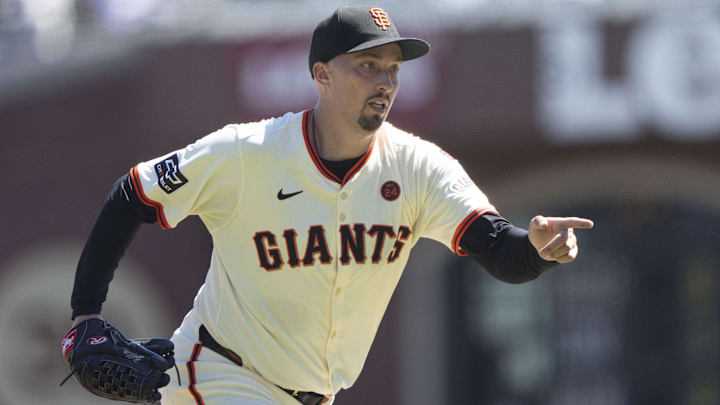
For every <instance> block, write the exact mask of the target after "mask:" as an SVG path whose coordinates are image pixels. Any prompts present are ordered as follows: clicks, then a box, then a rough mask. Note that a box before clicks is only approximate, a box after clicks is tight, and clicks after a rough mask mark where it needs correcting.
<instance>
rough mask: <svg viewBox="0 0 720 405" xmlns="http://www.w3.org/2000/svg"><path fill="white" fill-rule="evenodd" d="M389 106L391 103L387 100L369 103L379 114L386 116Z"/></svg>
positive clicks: (375, 100) (376, 100)
mask: <svg viewBox="0 0 720 405" xmlns="http://www.w3.org/2000/svg"><path fill="white" fill-rule="evenodd" d="M389 105H390V102H389V101H388V100H387V99H373V100H370V101H369V102H368V106H370V108H371V109H372V110H373V111H375V112H376V113H378V114H385V113H386V112H387V110H388V106H389Z"/></svg>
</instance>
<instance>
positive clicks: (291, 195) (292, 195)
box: [277, 189, 303, 201]
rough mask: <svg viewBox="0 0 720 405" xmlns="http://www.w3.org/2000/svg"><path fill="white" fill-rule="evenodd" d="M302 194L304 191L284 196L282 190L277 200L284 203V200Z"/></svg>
mask: <svg viewBox="0 0 720 405" xmlns="http://www.w3.org/2000/svg"><path fill="white" fill-rule="evenodd" d="M302 192H303V190H300V191H296V192H294V193H289V194H283V192H282V189H280V191H278V194H277V198H278V200H280V201H282V200H286V199H288V198H290V197H294V196H296V195H298V194H300V193H302Z"/></svg>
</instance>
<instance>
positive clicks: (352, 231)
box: [253, 224, 412, 271]
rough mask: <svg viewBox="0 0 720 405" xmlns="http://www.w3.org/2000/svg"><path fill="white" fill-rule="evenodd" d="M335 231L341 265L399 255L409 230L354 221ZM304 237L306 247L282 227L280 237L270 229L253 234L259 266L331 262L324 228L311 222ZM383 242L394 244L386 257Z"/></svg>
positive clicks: (389, 259) (271, 268) (275, 267)
mask: <svg viewBox="0 0 720 405" xmlns="http://www.w3.org/2000/svg"><path fill="white" fill-rule="evenodd" d="M338 232H339V234H340V263H341V264H342V265H348V264H350V263H351V262H354V263H357V264H364V263H365V261H366V260H367V259H368V258H370V260H371V261H372V263H373V264H378V263H380V262H381V261H383V260H385V261H386V262H387V263H392V262H394V261H395V260H396V259H397V258H398V257H399V256H400V252H401V251H402V249H403V247H404V246H405V241H407V238H408V237H409V236H410V234H411V233H412V232H411V231H410V228H408V227H407V226H400V227H399V228H398V229H397V230H396V229H395V228H393V227H392V226H389V225H372V226H370V228H367V227H366V226H365V224H354V225H352V227H351V226H350V225H348V224H343V225H341V226H340V229H339V231H338ZM307 236H308V238H307V243H306V244H305V246H298V244H297V231H296V230H295V229H286V230H284V231H283V233H282V235H281V236H280V237H279V238H278V237H277V236H276V235H275V234H274V233H272V232H270V231H260V232H257V233H255V236H253V241H254V242H255V247H256V248H257V254H258V260H259V263H260V267H262V268H263V269H265V270H267V271H274V270H280V269H281V268H283V266H284V265H285V264H288V265H289V266H290V267H293V268H294V267H298V266H312V265H314V264H315V260H316V259H317V260H319V261H320V263H322V264H330V263H332V261H333V257H332V254H331V253H330V250H329V248H328V244H327V239H326V238H325V228H324V227H323V226H322V225H313V226H311V227H310V228H309V229H308V230H307ZM392 240H394V241H392ZM386 241H388V243H393V246H392V249H390V252H389V253H388V254H387V256H384V257H383V248H384V246H385V242H386ZM278 243H280V244H281V245H282V246H278Z"/></svg>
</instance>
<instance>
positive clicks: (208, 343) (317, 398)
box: [200, 325, 329, 405]
mask: <svg viewBox="0 0 720 405" xmlns="http://www.w3.org/2000/svg"><path fill="white" fill-rule="evenodd" d="M200 343H202V344H203V346H205V347H207V348H208V349H210V350H212V351H214V352H215V353H217V354H219V355H221V356H223V357H225V358H226V359H228V360H230V361H232V362H233V363H235V364H237V365H238V366H240V367H242V365H243V361H242V358H241V357H240V356H238V355H237V353H235V352H234V351H232V350H230V349H228V348H227V347H223V346H222V345H220V343H218V342H217V341H216V340H215V339H214V338H213V337H212V336H210V333H209V332H208V331H207V329H205V325H200ZM279 388H280V389H281V390H283V391H285V392H287V393H288V395H290V396H291V397H293V398H295V399H296V400H298V402H300V403H301V404H303V405H322V404H324V403H326V402H327V401H328V400H329V398H328V397H326V396H325V395H321V394H317V393H314V392H308V391H297V390H295V391H293V390H288V389H285V388H283V387H279Z"/></svg>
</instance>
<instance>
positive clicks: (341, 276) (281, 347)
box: [64, 6, 593, 405]
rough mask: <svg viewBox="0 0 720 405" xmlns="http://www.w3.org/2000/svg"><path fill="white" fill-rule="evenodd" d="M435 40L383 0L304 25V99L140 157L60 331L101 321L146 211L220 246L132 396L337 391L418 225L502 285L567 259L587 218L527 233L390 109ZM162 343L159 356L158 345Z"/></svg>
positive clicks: (355, 362) (256, 399)
mask: <svg viewBox="0 0 720 405" xmlns="http://www.w3.org/2000/svg"><path fill="white" fill-rule="evenodd" d="M429 50H430V46H429V45H428V43H427V42H425V41H423V40H421V39H416V38H405V37H401V36H400V35H399V33H398V31H397V28H396V27H395V24H394V23H393V21H392V19H391V18H390V17H389V16H388V14H387V13H386V12H385V11H383V10H382V9H380V8H373V7H358V6H351V7H341V8H339V9H337V10H336V11H335V12H334V13H333V14H332V15H331V16H330V17H328V18H327V19H325V20H323V21H321V22H320V23H319V24H318V26H317V28H316V29H315V31H314V33H313V36H312V41H311V45H310V52H309V69H310V75H311V78H312V79H313V80H314V82H315V84H316V86H317V91H318V101H317V104H316V105H315V106H314V107H312V108H308V109H307V110H305V111H301V112H298V113H287V114H285V115H283V116H281V117H276V118H271V119H267V120H264V121H260V122H254V123H245V124H233V125H228V126H226V127H224V128H222V129H220V130H218V131H216V132H214V133H211V134H209V135H207V136H205V137H204V138H202V139H200V140H198V141H197V142H195V143H193V144H191V145H189V146H187V147H185V148H182V149H179V150H176V151H173V152H170V153H168V154H166V155H164V156H162V157H159V158H156V159H151V160H149V161H147V162H143V163H140V164H138V165H136V166H134V167H133V168H132V169H131V170H130V172H129V173H128V174H126V175H124V176H122V177H121V178H120V179H118V180H117V182H116V183H115V184H114V186H113V188H112V190H111V192H110V194H109V195H108V198H107V199H106V201H105V203H104V206H103V208H102V210H101V213H100V215H99V217H98V219H97V222H96V224H95V226H94V228H93V230H92V232H91V234H90V237H89V239H88V242H87V244H86V247H85V249H84V251H83V254H82V256H81V259H80V262H79V265H78V269H77V274H76V279H75V285H74V290H73V294H72V309H73V319H74V323H73V327H72V329H71V331H70V332H69V334H71V333H72V332H73V331H75V333H76V336H77V334H79V333H82V331H83V325H86V323H87V322H96V323H98V322H104V323H105V325H108V324H107V322H105V321H104V320H102V318H100V315H99V314H100V309H101V305H102V303H103V301H104V300H105V296H106V293H107V290H108V285H109V282H110V280H111V279H112V275H113V271H114V269H115V268H116V266H117V263H118V261H119V260H120V258H121V257H122V254H123V251H124V250H125V248H126V247H127V246H128V244H129V243H130V241H131V240H132V238H133V235H134V234H135V232H136V231H137V230H138V228H139V227H140V224H141V223H158V224H159V225H160V226H161V227H162V228H163V229H168V228H174V227H175V226H177V225H178V223H180V222H181V221H182V220H183V219H184V218H185V217H187V216H188V215H197V216H199V217H200V218H201V219H202V221H203V223H204V224H205V226H206V227H207V229H208V231H209V232H210V234H211V235H212V240H213V252H212V258H211V261H210V265H209V270H208V272H207V277H206V280H205V283H204V285H203V286H202V287H201V288H200V290H199V291H198V293H197V295H196V297H195V300H194V303H193V307H192V309H191V310H190V312H188V314H187V315H186V316H185V318H184V320H183V322H182V324H181V325H180V327H179V328H178V329H177V330H176V331H175V333H174V334H173V335H172V339H171V340H172V343H174V359H175V362H176V363H177V365H178V366H179V367H177V369H176V370H177V372H172V371H169V373H168V374H164V375H165V376H166V377H167V376H169V377H170V378H162V379H156V380H150V382H149V383H148V386H149V387H150V391H152V395H150V399H143V398H139V399H138V401H139V402H142V401H150V400H156V399H157V398H158V397H159V395H160V394H161V395H162V403H163V404H188V405H190V404H206V405H210V404H247V405H250V404H252V405H260V404H263V405H270V404H284V405H297V404H298V403H302V404H305V405H310V404H330V403H332V402H333V401H334V397H335V394H336V393H337V392H338V391H339V390H341V389H345V388H349V387H351V386H352V385H353V383H354V382H355V380H356V379H357V377H358V375H359V373H360V370H361V369H362V366H363V363H364V362H365V359H366V356H367V354H368V351H369V350H370V346H371V344H372V341H373V339H374V337H375V333H376V331H377V328H378V325H379V323H380V320H381V318H382V317H383V314H384V312H385V309H386V306H387V304H388V302H389V300H390V297H391V295H392V293H393V291H394V289H395V286H396V284H397V282H398V280H399V279H400V275H401V274H402V271H403V268H404V266H405V264H406V263H407V261H408V257H409V255H410V250H411V248H412V247H413V245H415V243H416V242H417V241H418V239H420V238H421V237H427V238H432V239H435V240H437V241H439V242H441V243H443V244H445V245H446V246H447V247H448V248H449V249H451V250H452V251H453V252H455V253H456V254H458V255H463V256H464V255H471V256H472V257H473V258H474V259H475V260H477V261H478V262H479V263H480V264H481V265H482V266H483V267H484V268H485V269H486V270H488V271H489V272H490V273H491V274H493V275H494V276H495V277H497V278H498V279H500V280H503V281H507V282H510V283H522V282H526V281H529V280H532V279H535V278H536V277H538V276H539V275H540V274H541V273H542V272H543V271H545V270H546V269H548V268H550V267H552V266H553V265H556V264H557V263H567V262H570V261H572V260H574V259H575V257H576V256H577V253H578V245H577V239H576V237H575V233H574V231H573V229H574V228H591V227H592V226H593V223H592V221H590V220H587V219H582V218H576V217H568V218H549V217H543V216H537V217H535V218H534V219H533V220H532V221H531V223H530V225H529V230H528V231H526V230H524V229H521V228H518V227H515V226H513V225H512V224H510V223H509V222H508V221H507V220H506V219H504V218H503V217H502V216H500V214H499V212H498V210H497V209H496V208H495V207H494V206H493V205H492V204H491V203H490V202H489V201H488V198H487V197H486V196H485V194H483V192H482V191H481V190H480V189H479V188H478V187H477V186H476V185H475V184H474V183H473V181H472V180H470V179H469V178H468V176H467V175H466V173H465V171H464V170H463V168H462V167H461V165H460V163H458V161H457V160H455V159H453V158H452V157H451V156H449V155H448V154H447V153H445V152H443V150H442V149H440V148H439V147H437V146H435V145H434V144H432V143H430V142H427V141H424V140H422V139H420V138H418V137H416V136H414V135H411V134H409V133H407V132H404V131H402V130H401V129H399V128H396V127H394V126H393V125H391V124H390V123H388V122H387V121H386V118H387V116H388V114H389V112H390V109H391V107H392V104H393V101H394V100H395V96H396V95H397V92H398V85H399V78H400V77H401V70H402V65H403V63H404V62H406V61H408V60H411V59H416V58H419V57H421V56H423V55H424V54H426V53H427V52H428V51H429ZM83 336H84V335H83ZM66 338H67V336H66ZM81 340H82V339H79V338H76V337H73V342H79V343H82V344H84V343H83V342H84V340H82V341H81ZM96 340H97V339H96ZM64 342H65V346H71V344H72V343H73V342H68V341H65V340H64ZM79 343H78V344H79ZM73 350H75V351H76V352H78V350H79V349H77V348H75V347H70V348H69V349H66V352H69V353H71V354H72V353H73ZM150 350H153V347H150ZM85 352H87V350H86V351H85ZM155 352H157V353H159V354H161V355H164V357H165V358H168V357H169V356H168V349H167V347H165V348H163V350H155ZM67 357H68V355H66V358H67ZM70 357H72V356H70ZM89 357H90V358H92V356H89ZM69 363H70V364H71V367H73V368H74V369H76V370H77V369H79V368H81V366H82V364H80V363H81V362H79V361H76V362H75V363H73V361H72V358H71V359H70V360H69ZM73 364H74V365H73ZM171 366H172V364H171V362H170V361H168V362H166V363H161V364H160V365H159V366H158V367H159V368H160V369H161V370H162V371H163V372H164V371H165V370H168V369H169V368H170V367H171ZM77 373H80V372H79V371H78V372H77Z"/></svg>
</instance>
